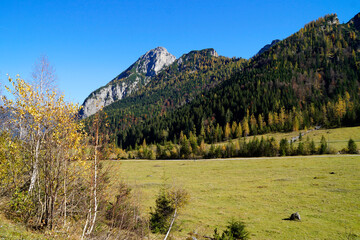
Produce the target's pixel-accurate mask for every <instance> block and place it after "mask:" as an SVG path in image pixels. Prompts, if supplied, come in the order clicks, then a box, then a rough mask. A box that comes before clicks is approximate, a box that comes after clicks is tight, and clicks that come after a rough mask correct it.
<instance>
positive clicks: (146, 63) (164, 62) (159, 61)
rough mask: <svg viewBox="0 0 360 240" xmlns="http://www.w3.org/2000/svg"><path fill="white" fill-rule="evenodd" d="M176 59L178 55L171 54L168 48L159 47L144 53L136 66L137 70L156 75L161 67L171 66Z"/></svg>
mask: <svg viewBox="0 0 360 240" xmlns="http://www.w3.org/2000/svg"><path fill="white" fill-rule="evenodd" d="M175 60H176V57H175V56H174V55H172V54H170V53H169V52H168V51H167V50H166V48H164V47H157V48H155V49H152V50H150V51H148V52H147V53H145V54H144V55H142V56H141V57H140V58H139V60H138V61H137V62H138V65H137V67H136V71H137V72H139V73H143V74H145V75H146V76H148V77H152V76H155V75H156V74H157V73H158V72H159V71H160V70H161V69H163V68H164V67H167V66H169V65H170V64H172V63H173V62H174V61H175Z"/></svg>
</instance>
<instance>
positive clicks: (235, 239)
mask: <svg viewBox="0 0 360 240" xmlns="http://www.w3.org/2000/svg"><path fill="white" fill-rule="evenodd" d="M212 239H214V240H246V239H249V232H248V231H246V229H245V224H244V223H243V222H241V221H235V220H231V221H230V222H229V225H227V226H226V230H224V232H223V233H222V234H221V235H220V234H219V233H218V232H217V229H216V228H215V230H214V236H213V238H212Z"/></svg>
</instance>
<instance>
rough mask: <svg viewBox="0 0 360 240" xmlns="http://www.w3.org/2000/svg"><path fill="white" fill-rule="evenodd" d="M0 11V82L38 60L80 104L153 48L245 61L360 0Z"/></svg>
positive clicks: (5, 1)
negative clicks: (41, 59) (53, 71)
mask: <svg viewBox="0 0 360 240" xmlns="http://www.w3.org/2000/svg"><path fill="white" fill-rule="evenodd" d="M0 11H1V13H0V81H1V82H2V83H6V81H7V80H6V79H7V77H6V74H7V73H8V74H10V75H11V76H12V77H15V75H16V74H20V76H21V77H22V78H23V79H25V80H28V79H29V78H30V76H31V72H32V70H33V67H34V64H35V62H36V60H37V59H38V58H39V57H40V56H41V55H44V54H45V55H47V56H48V58H49V61H50V63H51V64H52V65H53V66H54V67H55V69H56V74H57V77H58V85H59V87H60V89H61V90H62V91H63V92H64V93H65V96H66V99H67V100H70V101H74V102H78V103H80V104H81V103H82V102H83V100H84V99H85V98H86V97H87V96H88V95H89V94H90V93H91V92H92V91H93V90H95V89H97V88H98V87H100V86H103V85H105V84H106V83H107V82H109V81H110V80H112V79H113V78H114V77H115V76H116V75H118V74H119V73H121V72H122V71H123V70H125V69H126V68H127V67H128V66H130V65H131V64H132V63H133V62H134V61H136V60H137V59H138V58H139V57H140V56H141V55H142V54H144V53H145V52H147V51H148V50H150V49H152V48H155V47H157V46H163V47H165V48H167V50H168V51H169V52H170V53H172V54H173V55H175V56H176V57H177V58H178V57H180V56H181V55H182V54H184V53H187V52H189V51H191V50H199V49H204V48H214V49H215V50H216V51H217V52H218V53H219V54H220V55H223V56H228V57H233V56H236V57H243V58H250V57H251V56H253V55H254V54H255V53H256V52H257V51H258V50H259V49H260V48H261V47H263V46H264V45H265V44H268V43H270V42H271V41H272V40H273V39H284V38H286V37H287V36H289V35H291V34H292V33H294V32H296V31H298V30H299V29H300V28H301V27H303V26H304V25H305V24H306V23H308V22H310V21H312V20H315V19H317V18H319V17H321V16H324V15H326V14H328V13H337V14H338V17H339V19H340V22H341V23H342V22H347V21H348V20H350V19H351V18H352V17H353V16H354V15H355V14H356V13H358V12H360V1H359V0H356V1H352V0H349V1H345V0H344V1H338V0H337V1H333V0H328V1H317V0H302V1H290V0H289V1H256V0H255V1H251V0H248V1H241V0H238V1H236V0H217V1H215V0H206V1H202V0H198V1H197V0H192V1H188V0H181V1H172V0H167V1H160V0H152V1H150V0H149V1H145V0H143V1H135V0H132V1H131V0H128V1H125V0H118V1H106V0H103V1H100V0H99V1H95V0H69V1H68V0H61V1H60V0H59V1H45V0H44V1H39V0H38V1H37V0H31V1H30V0H28V1H27V0H23V1H17V0H1V1H0Z"/></svg>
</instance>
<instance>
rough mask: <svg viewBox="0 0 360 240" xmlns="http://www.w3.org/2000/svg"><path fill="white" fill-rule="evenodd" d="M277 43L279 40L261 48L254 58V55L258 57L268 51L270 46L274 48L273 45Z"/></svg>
mask: <svg viewBox="0 0 360 240" xmlns="http://www.w3.org/2000/svg"><path fill="white" fill-rule="evenodd" d="M278 42H280V40H279V39H275V40H273V41H272V42H271V43H270V44H266V45H265V46H264V47H263V48H261V49H260V50H259V52H258V53H257V54H255V56H256V55H260V54H262V53H263V52H265V51H267V50H269V49H270V48H271V47H272V46H274V45H275V44H277V43H278Z"/></svg>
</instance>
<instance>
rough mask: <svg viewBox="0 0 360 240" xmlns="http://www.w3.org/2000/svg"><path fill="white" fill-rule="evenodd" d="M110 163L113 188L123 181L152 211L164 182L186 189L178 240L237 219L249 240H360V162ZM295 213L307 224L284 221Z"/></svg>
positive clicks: (330, 159)
mask: <svg viewBox="0 0 360 240" xmlns="http://www.w3.org/2000/svg"><path fill="white" fill-rule="evenodd" d="M105 163H106V165H107V166H108V167H110V169H111V172H110V175H111V180H112V182H113V183H114V186H115V185H116V182H118V181H119V180H120V179H123V180H125V181H126V182H127V183H128V184H130V185H131V186H132V187H133V188H134V189H136V190H137V191H141V193H142V194H141V196H142V198H141V199H140V201H141V203H142V206H143V211H144V212H146V213H148V212H149V208H150V206H154V205H155V198H156V195H157V193H158V192H159V189H160V187H161V186H162V185H163V183H164V180H163V179H164V176H165V178H167V181H166V182H167V184H172V183H174V184H177V185H182V186H183V187H184V188H185V189H187V191H188V192H189V193H190V195H191V200H190V203H189V204H188V205H187V206H186V207H185V208H184V209H183V211H182V213H181V215H180V216H179V219H178V220H177V221H178V223H181V228H180V229H179V230H177V231H176V232H175V233H174V235H175V236H176V237H177V238H179V239H184V237H185V236H186V235H187V233H188V232H190V231H193V230H197V231H198V232H199V231H200V232H204V233H206V234H207V235H208V236H209V235H212V233H213V229H214V228H215V227H218V228H219V229H223V228H224V226H225V225H226V224H227V221H228V220H229V219H230V218H232V217H234V218H235V219H242V220H243V221H244V222H245V223H246V226H247V227H248V230H249V231H250V232H251V239H360V212H359V206H360V175H359V171H360V156H321V157H318V156H310V157H296V158H280V157H279V158H260V159H244V160H236V161H231V160H223V161H191V160H188V161H157V160H156V161H107V162H105ZM330 172H334V173H335V174H330ZM297 211H298V212H299V213H300V215H301V218H302V221H301V222H292V221H284V220H282V219H283V218H287V217H289V216H290V215H291V213H294V212H297ZM349 236H350V237H354V238H348V237H349Z"/></svg>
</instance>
